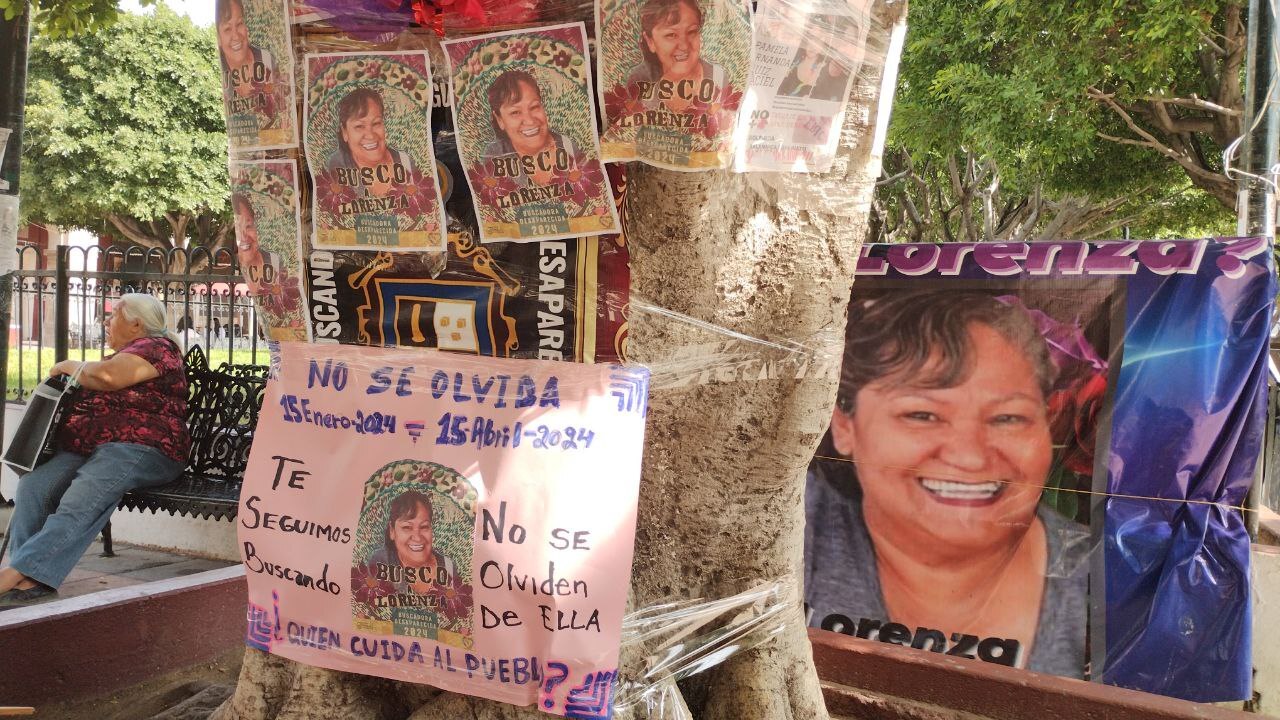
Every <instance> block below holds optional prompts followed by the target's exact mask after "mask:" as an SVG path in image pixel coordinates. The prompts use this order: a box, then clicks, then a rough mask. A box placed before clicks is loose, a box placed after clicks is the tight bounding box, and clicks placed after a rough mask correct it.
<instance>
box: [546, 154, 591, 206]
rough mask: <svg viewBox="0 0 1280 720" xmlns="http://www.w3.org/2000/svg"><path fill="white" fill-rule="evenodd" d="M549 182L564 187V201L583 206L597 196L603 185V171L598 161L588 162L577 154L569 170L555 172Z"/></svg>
mask: <svg viewBox="0 0 1280 720" xmlns="http://www.w3.org/2000/svg"><path fill="white" fill-rule="evenodd" d="M551 181H552V183H554V184H556V185H563V186H564V187H565V190H566V192H567V195H566V196H565V200H572V201H573V202H575V203H577V204H578V205H579V206H585V205H586V204H587V200H588V199H590V198H594V197H597V196H599V194H600V188H601V186H602V185H603V183H604V170H603V169H601V167H600V161H599V160H594V159H592V160H588V159H587V158H586V157H584V156H583V155H582V154H580V153H579V154H576V155H574V156H573V160H572V162H570V163H569V169H568V170H558V171H556V174H555V176H554V177H553V178H552V180H551Z"/></svg>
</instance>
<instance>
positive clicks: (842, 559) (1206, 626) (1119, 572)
mask: <svg viewBox="0 0 1280 720" xmlns="http://www.w3.org/2000/svg"><path fill="white" fill-rule="evenodd" d="M856 275H857V278H856V280H855V282H854V286H853V295H852V298H851V301H850V304H849V322H848V328H847V335H846V338H847V339H846V343H845V347H844V357H843V367H842V370H841V372H840V381H839V390H838V395H837V400H836V407H835V408H834V409H833V412H832V419H831V426H830V430H829V432H828V434H827V436H826V438H825V439H824V440H823V442H822V445H821V446H820V447H819V450H818V452H817V454H816V455H815V458H814V460H813V463H812V464H811V466H810V470H809V479H808V487H807V492H806V499H805V504H806V514H807V525H806V532H805V588H806V590H805V592H806V598H805V599H806V605H807V611H808V613H809V624H810V625H811V626H813V627H818V628H822V629H825V630H831V631H835V632H842V633H845V634H848V635H854V636H857V637H861V638H865V639H870V640H878V641H880V642H885V643H892V644H896V645H902V646H909V647H912V648H916V649H919V650H922V651H929V652H935V653H944V654H947V655H950V656H957V657H967V658H974V659H978V660H982V661H986V662H992V663H998V664H1001V665H1006V666H1010V667H1018V668H1025V669H1029V670H1033V671H1037V672H1045V673H1052V674H1055V675H1063V676H1067V677H1075V678H1085V679H1092V680H1099V681H1102V682H1105V683H1109V684H1114V685H1120V686H1123V687H1130V688H1135V689H1140V690H1145V691H1147V692H1154V693H1160V694H1164V695H1172V696H1175V697H1180V698H1184V699H1188V700H1196V701H1228V700H1240V699H1245V698H1248V697H1249V696H1250V694H1249V693H1250V673H1251V648H1250V629H1251V626H1250V609H1249V562H1248V558H1249V537H1248V534H1247V532H1246V530H1245V527H1244V523H1243V520H1242V518H1241V515H1240V513H1239V511H1238V510H1237V509H1236V507H1237V506H1239V505H1240V504H1241V503H1242V502H1243V501H1244V497H1245V493H1246V491H1247V490H1248V487H1249V484H1250V482H1251V480H1252V475H1253V469H1254V465H1255V462H1256V460H1257V457H1258V453H1259V451H1260V449H1261V443H1262V436H1263V424H1264V420H1265V413H1266V375H1265V373H1266V367H1267V344H1268V337H1269V329H1270V324H1271V317H1272V303H1273V299H1274V297H1275V294H1276V281H1275V268H1274V265H1273V261H1272V256H1271V252H1270V245H1269V243H1268V242H1267V240H1266V239H1265V238H1242V239H1228V240H1175V241H1151V242H1128V241H1123V242H1103V243H1078V242H1038V243H1030V244H1023V243H978V244H964V243H955V244H942V245H932V244H920V245H910V244H904V245H871V246H867V247H865V248H864V249H863V253H862V256H861V257H860V259H859V262H858V268H857V273H856Z"/></svg>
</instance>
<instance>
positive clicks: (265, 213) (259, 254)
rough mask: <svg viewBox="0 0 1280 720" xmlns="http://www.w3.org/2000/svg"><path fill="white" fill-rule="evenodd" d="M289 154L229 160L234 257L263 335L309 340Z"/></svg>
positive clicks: (295, 188)
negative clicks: (284, 156)
mask: <svg viewBox="0 0 1280 720" xmlns="http://www.w3.org/2000/svg"><path fill="white" fill-rule="evenodd" d="M298 209H299V208H298V165H297V163H296V162H295V161H293V160H257V161H243V162H234V163H232V164H231V213H232V218H233V220H234V222H235V232H236V261H237V262H238V264H239V265H240V273H241V274H242V275H243V276H244V281H245V284H246V285H247V286H248V287H249V294H250V295H251V296H252V297H253V299H254V304H255V305H256V306H257V310H258V323H259V325H260V326H261V327H262V333H263V335H264V336H265V337H266V338H267V339H268V340H297V341H310V339H311V324H310V323H309V322H307V307H306V304H305V303H304V302H303V298H302V284H301V278H302V225H301V218H300V216H299V212H298Z"/></svg>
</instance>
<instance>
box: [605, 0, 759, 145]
mask: <svg viewBox="0 0 1280 720" xmlns="http://www.w3.org/2000/svg"><path fill="white" fill-rule="evenodd" d="M596 28H597V33H598V37H599V47H598V48H597V57H598V67H599V70H598V72H599V81H598V83H599V87H600V103H601V105H603V106H604V131H603V132H602V133H601V137H600V141H601V147H602V148H603V151H604V159H605V160H606V161H608V162H614V161H622V160H640V161H642V162H645V163H648V164H650V165H654V166H657V167H662V168H667V169H670V170H707V169H712V168H727V167H729V166H730V165H731V164H732V162H733V141H734V128H735V126H736V125H737V119H738V110H739V106H740V105H741V104H742V92H743V90H744V88H745V87H746V82H747V68H748V66H749V64H750V57H751V17H750V11H749V9H748V7H747V5H746V4H745V3H743V2H741V0H597V2H596Z"/></svg>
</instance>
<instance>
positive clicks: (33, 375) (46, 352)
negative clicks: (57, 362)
mask: <svg viewBox="0 0 1280 720" xmlns="http://www.w3.org/2000/svg"><path fill="white" fill-rule="evenodd" d="M67 357H68V358H70V359H72V360H80V359H81V351H80V349H79V348H72V349H71V350H69V351H68V352H67ZM267 358H268V355H267V348H266V346H265V345H259V346H258V362H257V363H256V364H258V365H266V364H267ZM83 359H85V360H101V359H102V353H101V352H100V351H99V350H98V349H97V348H85V349H84V355H83ZM228 361H230V362H231V363H233V364H236V365H253V364H255V363H254V362H253V352H252V351H251V350H247V349H246V350H233V351H231V352H230V353H228V352H227V349H226V348H225V347H224V348H219V349H217V350H214V351H213V352H211V353H209V365H210V366H211V367H217V366H218V365H220V364H221V363H224V362H228ZM19 363H21V365H19ZM51 367H53V348H42V349H40V350H37V349H36V348H22V350H21V351H20V352H18V351H15V349H14V348H9V371H8V373H7V374H6V377H7V378H8V384H7V385H6V386H5V387H6V388H7V390H8V398H9V399H13V398H15V397H16V396H17V393H18V380H19V377H21V379H22V391H23V393H25V394H30V393H31V391H32V390H34V389H35V387H36V385H39V384H40V381H41V380H44V378H46V377H47V376H48V375H49V368H51Z"/></svg>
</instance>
